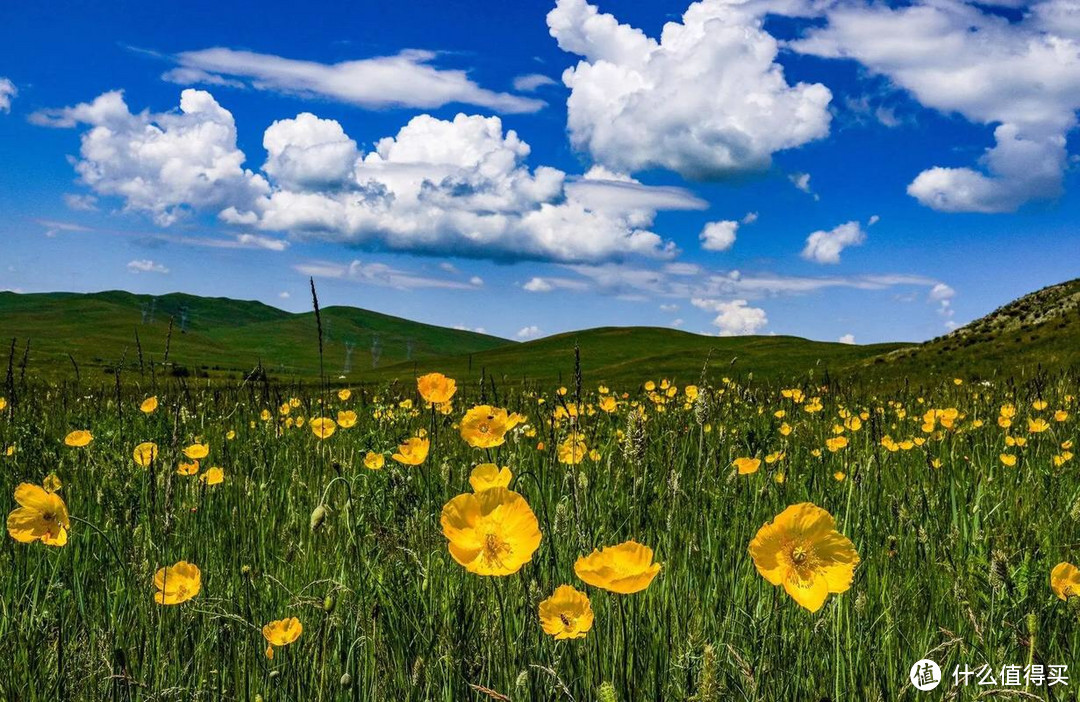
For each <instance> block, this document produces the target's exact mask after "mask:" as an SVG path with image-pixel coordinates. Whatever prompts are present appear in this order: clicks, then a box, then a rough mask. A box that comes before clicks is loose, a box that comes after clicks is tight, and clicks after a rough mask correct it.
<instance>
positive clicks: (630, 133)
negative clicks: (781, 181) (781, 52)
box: [547, 0, 832, 180]
mask: <svg viewBox="0 0 1080 702" xmlns="http://www.w3.org/2000/svg"><path fill="white" fill-rule="evenodd" d="M547 23H548V28H549V30H550V32H551V35H552V36H553V37H554V38H555V39H556V41H557V42H558V44H559V47H560V48H561V49H563V51H566V52H568V53H573V54H577V55H579V56H582V57H583V59H582V60H581V61H579V62H578V64H577V65H576V66H574V67H572V68H568V69H567V70H566V71H565V72H564V73H563V82H564V83H565V84H566V86H567V87H569V88H570V91H571V92H570V97H569V98H568V100H567V112H568V128H569V132H570V139H571V142H572V143H573V145H574V146H575V147H576V148H577V149H580V150H582V151H585V152H587V153H588V154H589V155H590V156H591V157H592V158H593V160H594V161H596V162H597V163H599V164H602V165H604V166H607V167H609V168H611V169H613V170H616V171H619V172H624V173H634V172H638V171H642V170H647V169H650V168H664V169H668V170H672V171H676V172H678V173H680V174H682V175H683V176H685V177H687V178H692V179H698V180H708V179H719V178H724V177H727V176H730V175H733V174H738V173H742V172H745V171H755V170H762V169H765V168H768V166H769V164H770V162H771V157H772V155H773V153H775V152H777V151H780V150H783V149H790V148H793V147H797V146H800V145H802V144H805V143H807V142H810V141H813V140H815V139H820V138H822V137H825V136H827V135H828V133H829V121H830V114H829V110H828V104H829V101H830V100H831V98H832V95H831V93H830V92H829V90H828V88H826V87H825V86H823V85H821V84H817V83H814V84H809V83H797V84H795V85H791V84H789V83H788V82H787V80H786V78H785V76H784V71H783V69H782V68H781V66H780V65H779V64H778V63H777V62H776V57H777V53H778V49H779V47H778V44H777V41H776V39H775V38H773V37H772V36H771V35H770V34H768V33H767V32H766V31H765V30H764V29H763V26H762V25H763V19H762V17H761V16H760V12H759V11H758V10H757V9H755V8H754V7H753V6H752V4H749V3H748V4H738V3H728V2H715V1H713V0H703V1H702V2H697V3H694V4H692V5H690V7H689V8H688V9H687V10H686V12H685V13H684V15H683V17H682V22H681V23H680V22H669V23H667V24H666V25H665V26H664V29H663V32H662V34H661V36H660V39H659V41H658V40H656V39H654V38H652V37H649V36H647V35H646V34H645V33H644V32H642V31H641V30H640V29H637V28H634V27H631V26H629V25H626V24H620V23H619V21H618V20H617V19H616V18H615V17H614V16H612V15H609V14H602V13H600V12H599V11H598V10H597V8H596V7H595V6H593V5H589V4H588V3H587V2H586V1H585V0H558V2H557V3H556V6H555V8H554V9H553V10H552V11H551V12H550V13H548V16H547Z"/></svg>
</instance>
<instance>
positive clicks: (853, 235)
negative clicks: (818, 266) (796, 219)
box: [802, 221, 866, 263]
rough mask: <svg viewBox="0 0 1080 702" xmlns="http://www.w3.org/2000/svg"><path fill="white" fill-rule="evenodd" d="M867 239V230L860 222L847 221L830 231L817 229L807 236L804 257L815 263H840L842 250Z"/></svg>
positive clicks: (803, 251)
mask: <svg viewBox="0 0 1080 702" xmlns="http://www.w3.org/2000/svg"><path fill="white" fill-rule="evenodd" d="M864 241H866V232H864V231H863V229H862V226H861V225H860V224H859V223H858V222H854V221H853V222H846V223H844V224H841V225H839V226H837V227H834V228H833V229H830V230H829V231H821V230H819V231H816V232H813V233H812V234H811V235H810V236H808V237H806V247H805V248H803V250H802V257H803V258H805V259H806V260H808V261H813V262H815V263H840V252H841V251H843V250H844V249H846V248H847V247H849V246H858V245H860V244H862V243H863V242H864Z"/></svg>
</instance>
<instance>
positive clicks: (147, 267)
mask: <svg viewBox="0 0 1080 702" xmlns="http://www.w3.org/2000/svg"><path fill="white" fill-rule="evenodd" d="M127 269H128V270H129V271H131V272H132V273H168V272H169V269H168V268H166V267H165V266H163V265H161V264H160V263H155V262H153V261H151V260H150V259H148V258H143V259H139V260H136V261H129V262H128V264H127Z"/></svg>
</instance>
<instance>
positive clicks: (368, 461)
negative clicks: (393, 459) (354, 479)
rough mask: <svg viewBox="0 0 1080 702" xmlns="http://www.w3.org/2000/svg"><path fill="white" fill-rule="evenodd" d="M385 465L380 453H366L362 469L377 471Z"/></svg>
mask: <svg viewBox="0 0 1080 702" xmlns="http://www.w3.org/2000/svg"><path fill="white" fill-rule="evenodd" d="M385 464H386V457H385V456H383V455H382V454H381V453H375V452H374V451H368V452H367V455H366V456H364V467H365V468H367V469H368V470H379V469H381V468H382V467H383V466H384V465H385Z"/></svg>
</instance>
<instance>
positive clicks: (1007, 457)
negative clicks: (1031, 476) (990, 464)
mask: <svg viewBox="0 0 1080 702" xmlns="http://www.w3.org/2000/svg"><path fill="white" fill-rule="evenodd" d="M998 458H999V459H1000V460H1001V463H1002V464H1003V465H1006V466H1008V467H1010V468H1012V467H1013V466H1015V465H1016V456H1014V455H1013V454H1011V453H1003V454H1001V455H1000V456H998Z"/></svg>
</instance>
